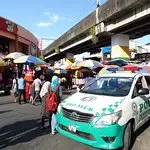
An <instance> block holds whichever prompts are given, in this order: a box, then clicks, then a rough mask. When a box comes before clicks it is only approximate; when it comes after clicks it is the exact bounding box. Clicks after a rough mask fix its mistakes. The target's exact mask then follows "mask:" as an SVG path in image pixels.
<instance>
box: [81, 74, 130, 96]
mask: <svg viewBox="0 0 150 150" xmlns="http://www.w3.org/2000/svg"><path fill="white" fill-rule="evenodd" d="M132 81H133V78H130V77H101V78H99V79H97V80H95V81H94V82H93V83H91V84H90V85H87V86H85V87H84V88H83V89H82V90H81V91H80V92H83V93H89V94H97V95H107V96H127V95H128V93H129V91H130V88H131V85H132Z"/></svg>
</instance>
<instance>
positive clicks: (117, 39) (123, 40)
mask: <svg viewBox="0 0 150 150" xmlns="http://www.w3.org/2000/svg"><path fill="white" fill-rule="evenodd" d="M129 58H130V52H129V36H128V35H124V34H116V35H113V36H112V37H111V59H112V60H113V59H125V60H129Z"/></svg>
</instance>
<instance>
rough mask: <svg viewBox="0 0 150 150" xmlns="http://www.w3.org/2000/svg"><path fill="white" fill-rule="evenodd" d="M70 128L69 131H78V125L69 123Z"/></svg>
mask: <svg viewBox="0 0 150 150" xmlns="http://www.w3.org/2000/svg"><path fill="white" fill-rule="evenodd" d="M68 129H69V131H71V132H74V133H76V131H77V127H76V126H73V125H69V126H68Z"/></svg>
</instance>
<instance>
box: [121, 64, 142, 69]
mask: <svg viewBox="0 0 150 150" xmlns="http://www.w3.org/2000/svg"><path fill="white" fill-rule="evenodd" d="M123 68H124V70H125V71H136V70H140V69H141V67H139V66H138V65H136V64H128V65H126V66H123Z"/></svg>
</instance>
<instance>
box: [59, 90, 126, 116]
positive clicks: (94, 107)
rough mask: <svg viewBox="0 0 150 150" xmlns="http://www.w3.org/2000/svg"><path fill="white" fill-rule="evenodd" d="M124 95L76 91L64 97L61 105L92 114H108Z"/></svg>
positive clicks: (120, 101)
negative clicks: (116, 95)
mask: <svg viewBox="0 0 150 150" xmlns="http://www.w3.org/2000/svg"><path fill="white" fill-rule="evenodd" d="M124 99H125V97H114V96H104V95H94V94H86V93H81V92H77V93H75V94H73V95H72V96H70V97H68V98H66V99H65V100H64V101H63V102H62V103H61V106H62V107H63V108H66V109H69V110H75V111H79V112H83V113H90V114H93V115H96V114H97V113H98V114H110V113H113V112H114V111H115V109H116V108H117V107H118V106H119V105H120V104H121V103H122V101H123V100H124Z"/></svg>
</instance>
